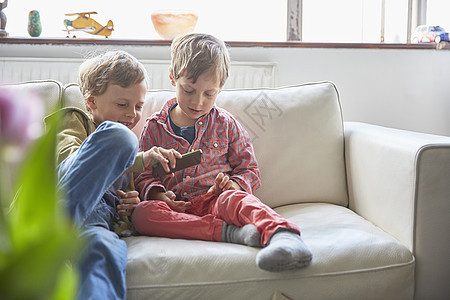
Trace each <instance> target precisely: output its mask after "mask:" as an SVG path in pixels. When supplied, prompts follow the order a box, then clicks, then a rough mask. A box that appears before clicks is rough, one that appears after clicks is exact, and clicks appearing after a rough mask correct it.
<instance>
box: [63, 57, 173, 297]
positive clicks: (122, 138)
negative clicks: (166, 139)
mask: <svg viewBox="0 0 450 300" xmlns="http://www.w3.org/2000/svg"><path fill="white" fill-rule="evenodd" d="M79 85H80V90H81V92H82V94H83V96H84V98H85V101H86V103H85V104H86V111H87V113H86V112H85V111H84V110H81V109H78V108H75V107H67V108H64V109H63V113H64V114H63V119H62V124H61V129H60V131H59V132H58V134H57V151H56V154H57V163H58V167H57V172H58V178H59V185H60V187H61V188H62V189H63V190H64V191H65V193H66V202H67V208H68V211H69V214H70V216H71V217H72V218H73V220H74V222H75V224H76V225H77V226H79V227H80V230H81V233H82V235H83V236H85V237H87V241H88V245H87V247H86V249H85V252H84V253H83V256H82V259H81V262H80V265H79V268H80V274H81V282H80V289H79V292H78V299H83V300H85V299H126V283H125V268H126V261H127V247H126V244H125V242H124V241H123V240H121V239H119V236H118V235H117V234H116V233H115V232H114V231H113V224H114V222H116V221H118V220H119V218H120V217H121V216H125V217H126V216H131V214H132V212H133V210H134V208H135V207H136V205H137V204H138V203H139V202H140V200H139V195H138V192H137V191H135V190H134V188H133V179H132V176H131V175H132V172H134V171H143V170H145V169H146V168H149V167H150V166H151V165H152V164H153V163H154V162H155V161H156V160H157V161H160V162H161V163H162V164H163V167H164V168H165V170H166V171H169V170H170V169H169V164H170V166H175V159H176V158H179V157H181V155H180V154H179V153H178V152H176V151H174V150H165V149H162V148H159V147H151V148H150V149H149V150H148V151H145V152H139V153H138V140H137V137H136V136H135V134H134V133H133V132H132V131H131V130H130V129H132V128H133V127H134V126H135V125H136V123H137V122H138V121H139V120H140V118H141V115H142V107H143V105H144V99H145V94H146V91H147V73H146V70H145V68H144V67H143V65H142V64H141V63H139V62H138V61H137V60H136V58H134V57H133V56H131V55H129V54H128V53H126V52H123V51H113V52H106V53H103V54H100V55H98V56H96V57H93V58H91V59H88V60H86V61H85V62H84V63H83V64H82V65H81V66H80V73H79Z"/></svg>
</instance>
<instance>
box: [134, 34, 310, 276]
mask: <svg viewBox="0 0 450 300" xmlns="http://www.w3.org/2000/svg"><path fill="white" fill-rule="evenodd" d="M229 65H230V58H229V54H228V50H227V48H226V46H225V44H224V43H223V42H222V41H220V40H218V39H217V38H215V37H213V36H210V35H206V34H188V35H185V36H182V37H179V38H177V39H175V40H174V41H173V43H172V64H171V67H170V70H169V73H170V74H169V77H170V80H171V83H172V85H173V86H174V87H175V88H176V98H174V99H172V100H169V101H167V102H166V103H165V105H164V106H163V108H162V109H161V111H160V112H159V113H156V114H154V115H152V116H151V117H150V118H149V119H147V123H146V126H145V128H144V130H143V132H142V134H141V138H140V151H146V150H148V149H150V148H151V147H152V146H154V145H158V146H160V147H163V148H166V149H171V148H172V149H175V150H177V151H178V152H180V153H186V152H190V151H193V150H196V149H201V150H202V152H203V159H202V162H201V163H200V164H199V165H197V166H194V167H190V168H187V169H184V170H182V171H178V172H176V173H175V174H173V175H171V176H166V177H165V178H163V179H162V181H161V180H160V179H159V178H153V177H152V173H151V171H145V172H143V173H141V174H140V175H139V176H137V178H136V181H135V183H136V188H137V190H138V191H139V193H140V195H141V196H142V197H143V200H149V201H143V202H141V204H139V205H138V206H137V207H136V209H135V210H134V213H133V216H132V220H133V224H134V226H135V228H136V230H137V231H138V232H139V233H141V234H146V235H152V236H163V237H169V238H183V239H201V240H208V241H219V242H220V241H222V242H231V243H239V244H244V245H247V246H252V247H261V246H262V247H264V248H263V249H262V250H260V251H259V252H258V254H257V256H256V263H257V265H258V266H259V267H260V268H261V269H264V270H267V271H273V272H277V271H284V270H290V269H297V268H301V267H304V266H306V265H308V264H309V262H310V261H311V258H312V254H311V252H310V251H309V249H308V247H307V246H306V245H305V244H304V243H303V241H302V239H301V238H300V230H299V228H298V227H297V226H296V225H295V224H293V223H291V222H288V221H287V220H285V219H284V218H282V217H281V216H280V215H278V214H277V213H276V212H275V211H273V210H272V209H271V208H270V207H268V206H267V205H265V204H263V203H262V202H261V201H260V200H259V199H258V198H256V197H255V196H254V195H253V192H254V191H255V190H256V189H257V188H258V187H259V186H260V185H261V183H260V173H259V169H258V165H257V162H256V159H255V154H254V151H253V146H252V144H251V142H250V139H249V136H248V134H247V132H246V131H245V129H244V128H243V127H242V126H241V125H240V124H239V123H238V122H237V121H236V119H235V118H234V117H233V116H232V115H231V114H230V113H228V112H227V111H225V110H223V109H221V108H219V107H216V106H215V100H216V98H217V95H218V94H219V93H220V91H221V89H222V87H223V86H224V84H225V81H226V79H227V78H228V69H229Z"/></svg>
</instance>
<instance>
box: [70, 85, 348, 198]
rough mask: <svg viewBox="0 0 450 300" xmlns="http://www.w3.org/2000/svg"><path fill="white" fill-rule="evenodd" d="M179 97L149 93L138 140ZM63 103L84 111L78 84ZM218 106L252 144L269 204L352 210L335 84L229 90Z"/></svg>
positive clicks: (165, 92)
mask: <svg viewBox="0 0 450 300" xmlns="http://www.w3.org/2000/svg"><path fill="white" fill-rule="evenodd" d="M173 97H175V92H174V91H173V90H150V91H149V92H148V93H147V95H146V99H145V105H144V108H143V117H142V119H141V120H140V122H139V123H138V124H137V125H136V127H135V128H134V132H135V133H136V135H137V136H139V135H140V132H141V131H142V129H143V127H144V124H145V120H146V118H147V117H149V116H150V115H151V114H153V113H154V112H156V111H159V110H160V109H161V107H162V105H163V103H164V102H165V101H166V100H169V99H171V98H173ZM63 101H64V104H65V105H71V106H78V107H80V108H84V101H83V97H82V96H81V93H80V91H79V89H78V86H77V85H76V84H69V85H66V86H65V88H64V93H63ZM216 104H217V105H218V106H220V107H222V108H224V109H226V110H227V111H229V112H230V113H232V114H233V115H234V116H235V117H236V119H237V120H238V121H239V122H240V123H241V124H242V125H243V126H244V127H245V129H246V130H247V131H248V133H249V135H250V137H251V139H252V142H253V145H254V147H255V152H256V157H257V160H258V164H259V168H260V170H261V180H262V186H261V188H259V189H258V190H257V191H256V193H255V194H256V195H257V196H258V197H259V198H260V199H261V200H262V201H263V202H264V203H266V204H268V205H270V206H271V207H276V206H281V205H287V204H294V203H305V202H328V203H334V204H338V205H344V206H346V205H347V204H348V195H347V184H346V176H345V163H344V131H343V120H342V112H341V106H340V101H339V94H338V91H337V89H336V87H335V85H334V84H333V83H330V82H320V83H309V84H302V85H296V86H289V87H283V88H278V89H238V90H223V91H222V92H221V93H220V94H219V96H218V98H217V101H216Z"/></svg>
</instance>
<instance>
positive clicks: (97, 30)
mask: <svg viewBox="0 0 450 300" xmlns="http://www.w3.org/2000/svg"><path fill="white" fill-rule="evenodd" d="M94 14H97V12H95V11H91V12H81V13H73V14H66V16H78V17H77V18H76V19H75V20H73V21H70V20H67V19H65V20H64V26H66V30H67V37H69V36H70V31H77V30H79V31H84V32H87V33H90V34H93V35H103V36H105V37H108V36H110V35H111V33H112V31H113V30H114V25H113V21H111V20H109V21H108V23H107V24H106V26H102V25H100V23H98V22H97V21H95V20H94V19H92V18H91V15H94ZM69 27H71V28H69ZM73 37H75V35H74V36H73Z"/></svg>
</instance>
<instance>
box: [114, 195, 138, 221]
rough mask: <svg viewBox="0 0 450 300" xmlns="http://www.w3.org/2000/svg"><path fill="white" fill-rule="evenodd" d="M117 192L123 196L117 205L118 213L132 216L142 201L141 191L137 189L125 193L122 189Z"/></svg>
mask: <svg viewBox="0 0 450 300" xmlns="http://www.w3.org/2000/svg"><path fill="white" fill-rule="evenodd" d="M116 193H117V195H118V196H119V197H120V198H121V199H120V204H119V205H117V213H118V214H119V215H121V216H131V214H132V213H133V211H134V209H135V208H136V206H137V205H138V204H139V203H140V202H141V199H139V193H138V192H137V191H130V192H126V193H125V192H124V191H121V190H117V191H116Z"/></svg>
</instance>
